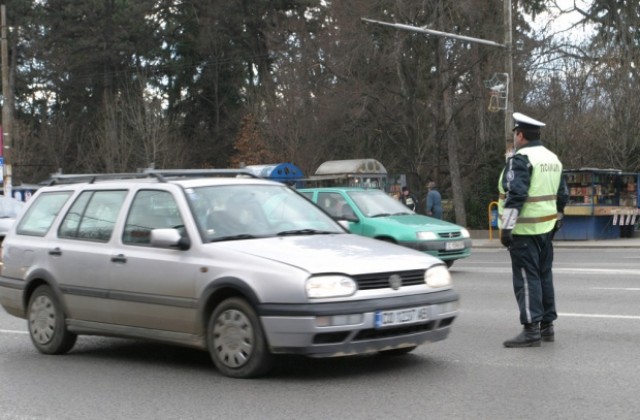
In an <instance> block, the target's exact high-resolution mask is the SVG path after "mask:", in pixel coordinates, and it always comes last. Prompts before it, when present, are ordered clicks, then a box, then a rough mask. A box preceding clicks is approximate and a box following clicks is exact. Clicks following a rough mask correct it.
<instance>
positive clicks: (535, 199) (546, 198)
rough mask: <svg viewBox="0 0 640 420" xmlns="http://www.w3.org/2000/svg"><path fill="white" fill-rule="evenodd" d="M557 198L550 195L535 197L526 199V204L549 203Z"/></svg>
mask: <svg viewBox="0 0 640 420" xmlns="http://www.w3.org/2000/svg"><path fill="white" fill-rule="evenodd" d="M557 198H558V197H557V196H556V195H555V194H552V195H539V196H537V197H528V198H527V203H537V202H539V201H551V200H554V201H555V200H556V199H557Z"/></svg>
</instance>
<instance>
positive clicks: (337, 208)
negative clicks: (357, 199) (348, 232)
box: [317, 192, 350, 218]
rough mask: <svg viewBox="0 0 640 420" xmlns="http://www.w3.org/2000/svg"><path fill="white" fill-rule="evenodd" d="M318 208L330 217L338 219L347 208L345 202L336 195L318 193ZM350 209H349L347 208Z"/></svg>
mask: <svg viewBox="0 0 640 420" xmlns="http://www.w3.org/2000/svg"><path fill="white" fill-rule="evenodd" d="M317 204H318V205H319V206H320V207H322V208H323V209H324V211H326V212H327V213H329V214H330V215H331V216H332V217H336V218H340V217H342V216H343V214H342V213H343V212H344V210H345V209H347V208H349V205H348V204H347V201H346V200H345V199H344V198H343V197H342V196H341V195H340V194H338V193H330V192H321V193H318V203H317ZM349 209H350V208H349Z"/></svg>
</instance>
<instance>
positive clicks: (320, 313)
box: [258, 290, 459, 357]
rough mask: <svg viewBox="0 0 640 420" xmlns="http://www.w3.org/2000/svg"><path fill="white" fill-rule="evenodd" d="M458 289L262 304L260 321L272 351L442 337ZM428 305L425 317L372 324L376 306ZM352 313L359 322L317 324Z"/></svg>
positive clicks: (358, 350) (311, 352) (355, 347)
mask: <svg viewBox="0 0 640 420" xmlns="http://www.w3.org/2000/svg"><path fill="white" fill-rule="evenodd" d="M458 300H459V296H458V294H457V293H456V292H455V291H453V290H445V291H441V292H432V293H424V294H419V295H409V296H402V297H397V298H384V299H370V300H364V301H350V302H339V303H326V304H305V305H284V304H282V305H279V304H268V305H260V306H259V307H258V312H259V314H260V317H261V320H262V325H263V327H264V330H265V335H266V337H267V341H268V342H269V346H270V350H271V352H273V353H289V354H291V353H294V354H304V355H307V356H313V357H334V356H347V355H353V354H364V353H372V352H378V351H383V350H392V349H397V348H403V347H412V346H418V345H420V344H423V343H426V342H435V341H440V340H444V339H445V338H446V337H447V336H448V335H449V332H450V330H451V324H452V323H453V320H454V319H455V317H456V316H457V314H458V310H457V307H458ZM424 306H428V307H429V312H430V316H429V319H428V320H425V321H424V322H420V323H412V324H407V325H396V326H391V327H382V328H376V327H375V314H376V311H384V310H396V309H402V308H413V307H424ZM340 315H351V316H353V317H352V318H357V319H358V320H359V321H358V323H354V324H350V325H337V326H319V325H318V318H319V317H331V316H340Z"/></svg>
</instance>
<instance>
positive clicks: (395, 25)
mask: <svg viewBox="0 0 640 420" xmlns="http://www.w3.org/2000/svg"><path fill="white" fill-rule="evenodd" d="M361 19H362V20H363V21H365V22H370V23H376V24H378V25H384V26H391V27H392V28H398V29H404V30H408V31H413V32H420V33H424V34H429V35H436V36H442V37H446V38H455V39H460V40H463V41H469V42H475V43H478V44H485V45H491V46H494V47H502V48H504V47H505V45H504V44H499V43H497V42H493V41H488V40H486V39H481V38H473V37H470V36H464V35H458V34H451V33H448V32H441V31H435V30H433V29H426V28H419V27H417V26H411V25H404V24H402V23H389V22H382V21H379V20H373V19H367V18H361Z"/></svg>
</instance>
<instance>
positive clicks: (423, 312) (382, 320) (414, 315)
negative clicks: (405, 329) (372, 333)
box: [375, 306, 430, 328]
mask: <svg viewBox="0 0 640 420" xmlns="http://www.w3.org/2000/svg"><path fill="white" fill-rule="evenodd" d="M429 318H430V311H429V307H428V306H419V307H417V308H405V309H395V310H391V311H376V317H375V326H376V328H382V327H392V326H395V325H406V324H415V323H418V322H424V321H428V320H429Z"/></svg>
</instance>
